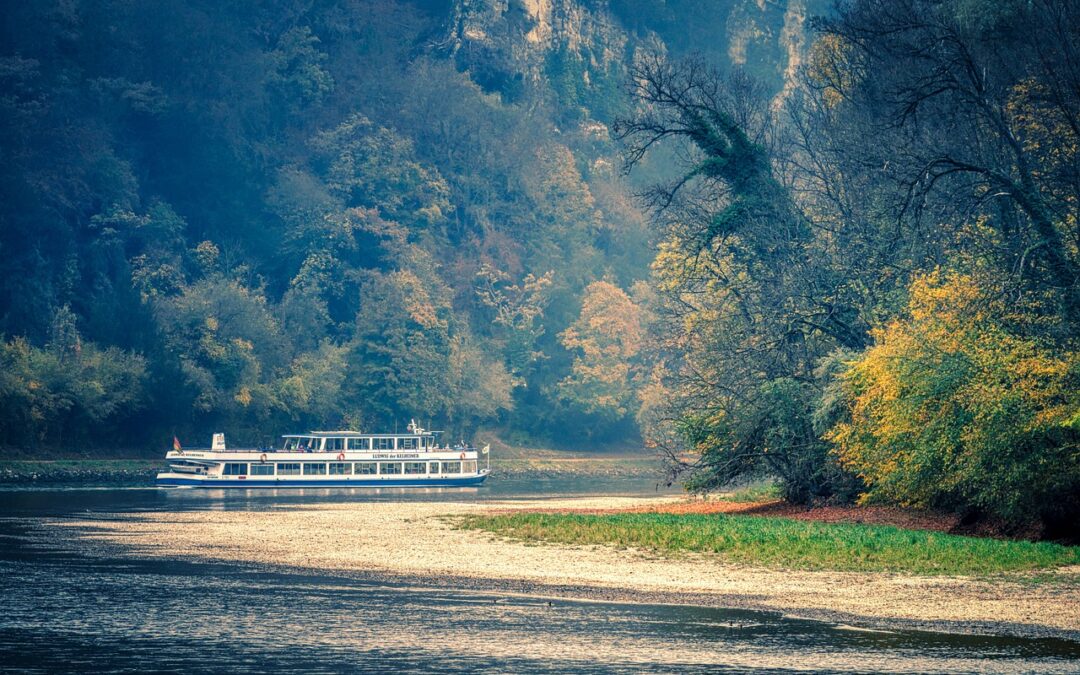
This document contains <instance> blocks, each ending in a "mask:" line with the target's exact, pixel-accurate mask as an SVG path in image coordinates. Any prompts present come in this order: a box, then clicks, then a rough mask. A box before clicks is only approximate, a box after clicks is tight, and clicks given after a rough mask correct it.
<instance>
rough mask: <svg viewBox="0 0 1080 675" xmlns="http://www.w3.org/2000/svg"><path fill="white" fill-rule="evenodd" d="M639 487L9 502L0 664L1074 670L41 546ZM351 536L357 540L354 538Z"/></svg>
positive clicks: (799, 623)
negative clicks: (250, 516)
mask: <svg viewBox="0 0 1080 675" xmlns="http://www.w3.org/2000/svg"><path fill="white" fill-rule="evenodd" d="M654 490H655V485H654V484H653V483H651V482H649V481H642V480H628V479H621V480H612V479H605V480H586V479H553V480H549V481H542V482H537V481H527V480H523V479H522V480H515V479H505V480H503V481H493V482H492V483H491V485H490V486H485V487H483V488H479V489H473V490H442V489H432V490H416V489H382V490H344V489H339V490H335V489H328V490H303V491H296V490H291V491H290V490H251V491H236V490H221V491H204V490H155V489H90V490H87V489H71V490H64V489H54V490H6V491H0V516H2V519H0V544H2V545H0V594H2V595H0V597H3V612H2V613H0V668H2V669H3V670H5V671H15V672H49V671H67V672H71V671H79V672H89V671H93V672H105V671H107V672H130V671H146V670H154V671H187V672H220V671H222V670H229V671H239V672H249V671H252V672H259V671H266V670H274V671H293V672H342V671H353V672H387V671H398V672H427V671H433V670H437V671H441V672H507V671H516V672H539V673H546V672H581V673H621V672H724V671H729V672H746V671H755V672H793V671H799V672H1002V673H1012V672H1077V671H1080V645H1078V644H1076V643H1072V642H1068V641H1062V640H1033V639H1007V638H989V637H975V636H960V635H947V634H936V633H928V632H920V631H890V632H881V631H867V630H860V629H857V628H855V627H850V626H841V625H834V624H829V623H824V622H816V621H805V620H799V619H794V618H784V617H781V616H779V615H777V614H774V613H768V612H752V611H742V610H725V609H712V608H701V607H685V606H666V605H643V604H616V603H602V602H578V601H567V600H561V599H554V600H549V599H547V598H541V597H530V596H514V595H507V594H498V593H492V594H485V593H479V592H475V591H468V590H462V589H454V588H438V586H439V583H438V579H432V580H430V582H431V583H430V584H425V585H424V586H423V587H421V588H408V587H402V586H388V585H385V584H376V583H371V582H364V581H358V580H356V579H354V578H350V577H348V576H347V575H340V574H332V573H323V572H320V571H318V570H313V571H308V572H304V573H299V572H288V573H282V572H268V571H266V570H263V569H258V568H253V567H248V566H244V565H239V564H209V563H193V562H185V561H181V560H153V561H148V560H140V559H137V558H128V557H119V558H117V557H111V556H107V555H105V554H102V553H99V552H96V551H95V549H94V548H93V547H89V546H85V545H83V544H81V543H79V542H77V541H71V542H68V543H65V544H64V545H62V546H60V547H59V548H56V547H51V546H48V547H45V546H41V545H40V543H39V542H40V540H39V538H37V537H34V536H33V532H34V530H33V528H34V527H35V526H36V523H38V522H40V519H41V518H42V517H45V516H48V517H62V518H85V517H91V518H100V517H103V514H105V516H106V517H107V514H109V513H123V512H144V511H162V510H194V509H244V510H259V509H268V508H281V507H288V506H289V505H291V504H301V503H303V504H311V503H315V504H318V503H343V502H362V501H370V500H379V501H386V500H417V499H422V500H462V499H465V500H491V499H507V498H517V497H524V496H567V495H574V494H644V493H649V494H654V493H655V492H654ZM342 536H348V533H347V532H343V533H342Z"/></svg>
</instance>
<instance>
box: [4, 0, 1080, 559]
mask: <svg viewBox="0 0 1080 675" xmlns="http://www.w3.org/2000/svg"><path fill="white" fill-rule="evenodd" d="M764 5H768V7H765V6H764ZM9 10H10V11H9V12H8V14H9V16H8V17H7V21H5V22H3V25H2V26H0V90H2V93H3V96H0V122H2V124H0V129H2V131H0V152H2V154H3V156H4V157H5V160H6V161H5V162H3V163H2V166H0V252H2V255H3V256H4V265H3V268H2V270H0V446H3V447H7V448H20V449H22V450H24V451H28V452H29V453H30V454H31V455H39V456H44V455H46V454H48V453H59V452H62V451H65V450H72V449H90V450H100V449H101V448H103V447H107V448H117V447H121V448H154V450H153V452H154V454H157V453H158V449H157V448H160V447H162V446H164V445H165V444H166V443H167V442H168V441H169V440H170V439H171V437H172V436H173V435H174V434H175V435H178V436H180V437H182V438H183V439H184V441H185V442H188V439H189V438H192V437H193V436H198V437H202V436H205V435H206V434H208V433H209V431H210V430H211V429H213V430H222V431H225V432H226V433H227V434H228V435H229V437H230V439H232V440H233V441H234V442H237V443H251V444H264V443H266V442H268V441H269V440H271V439H270V438H268V436H267V434H268V433H271V431H270V430H274V431H276V430H278V429H281V428H295V427H300V428H318V427H323V428H325V427H362V428H366V429H373V428H393V427H394V424H395V423H397V424H399V425H400V424H402V423H403V422H404V421H405V420H408V419H409V418H410V417H413V416H421V417H428V416H430V417H431V418H432V419H431V420H430V421H429V420H427V419H419V418H418V421H421V422H422V423H424V424H425V426H434V427H441V428H446V429H448V430H449V431H450V432H451V433H452V434H453V435H455V436H457V435H458V434H461V435H462V436H465V435H472V432H474V431H475V430H477V429H479V428H498V429H500V433H501V434H504V436H505V437H506V438H507V439H508V440H510V441H512V442H514V443H515V444H518V445H528V444H537V445H540V444H552V443H562V444H565V443H568V442H570V441H571V439H569V438H568V432H569V433H572V442H574V443H588V444H590V445H592V444H596V443H611V444H618V443H623V444H626V443H638V444H640V443H641V442H642V441H644V442H645V444H647V445H648V446H649V447H650V448H654V449H656V450H657V451H658V452H659V453H660V454H661V455H662V456H663V457H664V458H665V461H666V465H667V467H668V469H669V470H670V477H671V478H672V479H673V480H678V481H681V482H683V483H684V484H686V485H687V486H688V487H689V488H690V489H692V490H697V491H712V490H716V489H720V488H723V487H724V486H726V485H728V484H730V483H731V482H732V481H737V480H749V479H759V478H762V477H775V478H776V479H777V480H778V485H779V490H780V493H781V495H782V496H783V497H784V498H786V499H788V500H790V501H792V502H797V503H807V504H810V503H820V502H827V501H832V502H860V503H865V504H873V503H878V504H896V505H901V506H915V507H930V508H937V509H945V510H949V511H952V512H956V513H961V514H963V515H964V516H965V517H970V518H975V519H978V518H984V519H992V520H995V521H998V522H1000V523H1002V530H1003V531H1008V532H1013V533H1020V532H1026V533H1031V532H1035V533H1036V534H1037V535H1040V536H1044V537H1050V538H1062V539H1068V538H1076V536H1077V531H1076V528H1077V523H1078V522H1080V343H1078V340H1080V337H1078V336H1080V155H1078V152H1080V117H1078V111H1080V74H1078V71H1077V69H1076V68H1075V67H1074V65H1075V64H1076V63H1078V62H1080V1H1078V0H1061V1H1058V0H1053V1H1052V0H1032V1H1027V0H1001V1H994V2H991V1H990V0H852V1H851V2H843V3H836V4H831V3H828V2H801V3H795V2H791V3H788V2H778V3H762V5H761V6H759V5H758V4H757V3H754V2H749V1H747V0H732V2H731V3H700V2H691V1H689V0H672V1H670V2H665V3H652V2H638V1H637V0H611V2H593V1H592V0H565V1H563V2H559V3H517V2H511V3H498V2H484V1H479V2H470V3H466V2H460V1H454V2H429V1H427V0H361V1H360V2H356V3H350V4H348V5H347V6H344V7H338V6H328V5H322V4H319V3H316V4H312V3H307V2H296V1H295V0H276V1H274V2H270V3H264V4H260V5H259V6H257V7H254V6H247V5H234V4H222V3H216V2H206V1H202V0H197V1H195V2H190V3H183V4H174V5H161V4H157V3H134V4H132V3H126V2H117V1H113V0H103V1H100V2H98V1H95V2H90V1H89V0H74V1H65V2H38V3H22V4H20V5H18V6H13V7H11V8H9ZM804 10H805V11H804ZM807 12H808V13H809V14H811V15H813V16H810V17H809V18H807V17H806V16H804V14H806V13H807ZM721 25H722V26H725V27H726V28H725V30H726V31H727V33H723V34H724V35H725V39H726V40H727V42H726V43H725V44H723V45H718V44H717V39H716V36H717V35H719V34H721V32H722V31H719V29H718V27H719V26H721ZM768 36H781V38H780V40H782V44H781V42H779V41H775V40H774V41H773V42H768V40H771V39H773V38H770V37H768ZM620 161H621V162H622V164H623V167H624V168H625V169H627V170H628V171H629V175H625V174H624V173H621V172H620V171H619V170H618V166H619V163H620ZM23 456H25V454H24V455H23Z"/></svg>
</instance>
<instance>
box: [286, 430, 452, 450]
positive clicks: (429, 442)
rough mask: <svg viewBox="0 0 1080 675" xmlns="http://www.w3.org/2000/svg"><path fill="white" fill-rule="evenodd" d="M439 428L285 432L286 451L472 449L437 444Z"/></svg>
mask: <svg viewBox="0 0 1080 675" xmlns="http://www.w3.org/2000/svg"><path fill="white" fill-rule="evenodd" d="M441 433H442V432H441V431H426V430H423V429H418V430H416V431H413V432H409V433H404V434H397V433H394V434H364V433H360V432H357V431H310V432H308V433H306V434H286V435H284V436H282V438H283V439H284V440H285V442H284V445H283V447H282V450H284V451H285V452H348V451H354V452H364V451H366V450H436V449H454V450H471V449H473V448H470V447H468V446H467V445H466V444H465V443H464V442H463V443H460V444H458V445H456V446H453V448H451V446H449V445H446V446H444V447H441V448H440V446H439V442H438V437H437V436H438V434H441Z"/></svg>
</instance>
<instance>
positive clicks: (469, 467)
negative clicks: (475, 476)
mask: <svg viewBox="0 0 1080 675" xmlns="http://www.w3.org/2000/svg"><path fill="white" fill-rule="evenodd" d="M461 469H462V472H463V473H476V460H475V459H470V460H469V461H467V462H462V463H461Z"/></svg>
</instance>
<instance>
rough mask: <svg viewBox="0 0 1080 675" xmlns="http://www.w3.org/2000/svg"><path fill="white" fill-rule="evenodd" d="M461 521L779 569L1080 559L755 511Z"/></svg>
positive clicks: (1065, 552)
mask: <svg viewBox="0 0 1080 675" xmlns="http://www.w3.org/2000/svg"><path fill="white" fill-rule="evenodd" d="M455 522H456V524H457V526H458V527H461V528H463V529H468V530H483V531H487V532H491V533H494V534H497V535H500V536H504V537H508V538H511V539H515V540H522V541H537V542H550V543H558V544H571V545H594V544H602V545H608V546H616V547H620V548H635V549H641V550H645V551H651V552H656V553H661V554H669V555H671V554H680V553H708V554H712V555H715V556H717V557H718V558H720V559H721V560H724V561H727V562H732V563H738V564H743V565H755V566H761V567H769V568H774V569H805V570H837V571H851V572H892V573H900V574H914V575H941V576H955V575H964V576H970V575H990V574H998V573H1002V572H1017V571H1030V570H1039V569H1045V568H1053V567H1062V566H1067V565H1080V550H1078V549H1077V548H1076V547H1072V546H1062V545H1060V544H1053V543H1048V542H1027V541H1007V540H998V539H987V538H975V537H962V536H955V535H950V534H942V533H937V532H923V531H917V530H906V529H900V528H897V527H889V526H882V525H846V524H836V523H830V524H825V523H813V522H801V521H796V520H790V519H787V518H763V517H750V516H726V515H717V514H713V515H696V514H678V515H676V514H663V513H617V514H603V515H595V514H569V513H511V514H500V515H486V514H485V515H467V516H462V517H460V519H458V520H457V521H455Z"/></svg>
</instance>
